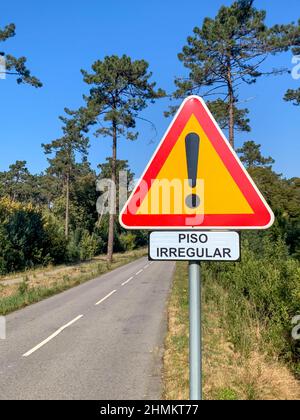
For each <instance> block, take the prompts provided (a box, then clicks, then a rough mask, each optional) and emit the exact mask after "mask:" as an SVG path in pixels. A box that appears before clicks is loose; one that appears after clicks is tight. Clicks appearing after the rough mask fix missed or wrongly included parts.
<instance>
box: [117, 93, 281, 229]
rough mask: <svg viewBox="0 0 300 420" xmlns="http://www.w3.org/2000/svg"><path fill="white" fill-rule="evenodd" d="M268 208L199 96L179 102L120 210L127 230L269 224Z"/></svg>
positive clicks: (259, 227) (228, 227)
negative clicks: (177, 109)
mask: <svg viewBox="0 0 300 420" xmlns="http://www.w3.org/2000/svg"><path fill="white" fill-rule="evenodd" d="M273 222H274V215H273V213H272V210H271V209H270V208H269V206H268V205H267V203H266V201H265V200H264V198H263V197H262V195H261V193H260V192H259V190H258V188H257V187H256V185H255V184H254V182H253V181H252V179H251V178H250V176H249V174H248V173H247V171H246V170H245V168H244V167H243V165H242V163H241V162H240V160H239V158H238V156H237V155H236V153H235V152H234V150H233V149H232V148H231V146H230V145H229V143H228V141H227V140H226V138H225V136H224V134H223V133H222V131H221V130H220V128H219V127H218V125H217V123H216V121H215V120H214V118H213V116H212V115H211V113H210V111H209V110H208V108H207V106H206V105H205V103H204V101H203V100H202V99H201V98H199V97H197V96H190V97H189V98H187V99H186V100H185V101H184V102H183V104H182V105H181V107H180V109H179V111H178V113H177V115H176V116H175V118H174V120H173V122H172V123H171V126H170V127H169V129H168V131H167V133H166V135H165V136H164V138H163V139H162V141H161V143H160V144H159V146H158V148H157V150H156V152H155V153H154V155H153V157H152V159H151V160H150V163H149V164H148V166H147V168H146V170H145V172H144V173H143V175H142V177H141V179H140V181H139V182H138V183H137V185H136V188H135V189H134V191H133V193H132V194H131V196H130V198H129V200H128V202H127V204H126V205H125V207H124V208H123V210H122V212H121V214H120V223H121V225H122V226H123V227H125V228H127V229H150V230H161V229H164V230H166V229H173V230H174V229H175V230H178V229H179V230H180V229H204V230H207V229H208V230H209V229H216V230H218V229H221V230H240V229H267V228H268V227H270V226H271V225H272V224H273Z"/></svg>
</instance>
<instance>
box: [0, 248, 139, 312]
mask: <svg viewBox="0 0 300 420" xmlns="http://www.w3.org/2000/svg"><path fill="white" fill-rule="evenodd" d="M145 255H147V250H146V248H140V249H138V250H135V251H128V252H125V253H119V254H118V253H116V254H115V256H114V260H113V262H112V263H111V264H109V263H108V262H107V260H106V256H105V255H102V256H98V257H94V258H92V259H91V260H90V261H87V262H84V263H78V264H75V265H74V264H73V265H72V264H69V265H60V266H56V267H53V266H49V267H44V268H39V269H34V270H28V271H26V272H22V273H17V274H13V275H9V276H1V277H0V315H7V314H8V313H10V312H12V311H15V310H17V309H21V308H23V307H25V306H28V305H30V304H32V303H35V302H38V301H40V300H42V299H45V298H47V297H50V296H53V295H55V294H57V293H60V292H63V291H65V290H67V289H70V288H72V287H74V286H78V285H79V284H82V283H84V282H86V281H88V280H91V279H93V278H95V277H97V276H101V275H102V274H105V273H107V272H108V271H111V270H114V269H116V268H118V267H121V266H122V265H125V264H128V263H130V262H131V261H135V260H136V259H137V258H140V257H143V256H145Z"/></svg>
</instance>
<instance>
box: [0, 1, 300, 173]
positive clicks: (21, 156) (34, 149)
mask: <svg viewBox="0 0 300 420" xmlns="http://www.w3.org/2000/svg"><path fill="white" fill-rule="evenodd" d="M255 3H256V7H257V8H263V9H266V10H267V12H268V15H267V23H268V24H269V25H272V24H275V23H288V22H291V21H296V20H297V19H298V18H299V17H300V13H299V0H286V1H285V2H284V7H283V6H282V2H279V1H272V2H271V1H269V0H256V2H255ZM222 4H225V5H229V4H231V1H228V0H210V1H199V0H189V1H186V2H182V1H179V0H164V1H161V0H151V1H148V2H146V1H140V0H127V1H122V0H115V1H104V0H86V1H85V2H82V1H78V0H73V1H71V0H64V1H58V0H52V1H51V2H41V1H37V0H27V1H26V2H24V1H21V0H15V1H14V2H13V3H11V2H5V3H3V4H2V5H1V14H0V27H3V26H4V25H6V24H8V23H11V22H14V23H15V24H16V27H17V30H16V33H17V35H16V37H15V38H12V39H10V40H9V41H7V42H5V43H4V44H2V45H1V46H0V49H1V50H4V51H5V52H8V53H10V54H14V55H16V56H20V55H25V56H27V58H28V66H29V68H30V69H31V70H32V73H33V74H34V75H36V76H38V77H39V78H40V79H41V80H42V82H43V84H44V87H43V88H42V89H35V88H32V87H29V86H17V85H16V83H15V80H14V79H13V78H7V79H6V80H0V93H1V112H0V127H1V131H0V144H1V155H0V156H1V158H0V170H6V169H7V168H8V166H9V164H11V163H12V162H14V161H16V160H17V159H18V160H26V161H27V162H28V167H29V169H30V170H31V171H32V172H41V171H42V170H44V169H45V167H46V166H47V160H46V157H45V156H44V154H43V152H42V149H41V143H47V142H50V141H51V140H53V139H55V138H57V137H59V136H60V135H61V131H60V126H61V124H60V121H59V120H58V116H59V115H61V114H62V113H63V109H64V107H66V106H67V107H69V108H71V109H76V108H78V107H79V106H81V105H83V101H82V95H83V94H84V93H87V91H88V90H87V86H85V84H84V83H83V81H82V76H81V73H80V69H81V68H83V69H86V70H89V69H90V66H91V64H92V63H93V62H94V61H95V60H96V59H102V58H103V57H104V56H106V55H111V54H119V55H121V54H123V53H125V54H128V55H130V56H132V57H133V58H135V59H139V58H144V59H146V60H147V61H148V62H149V63H150V69H151V70H152V71H153V80H155V81H156V82H157V84H158V86H159V87H162V88H164V89H165V90H167V91H168V92H172V91H173V89H174V83H173V81H174V77H175V76H180V75H184V74H185V70H184V68H183V66H182V65H181V63H180V62H179V61H178V59H177V53H178V52H180V50H181V49H182V46H183V45H184V44H185V42H186V38H187V36H188V35H190V34H191V33H192V29H193V28H194V27H195V26H200V25H201V24H202V21H203V18H204V17H206V16H211V17H213V16H214V15H215V14H216V12H217V11H218V9H219V8H220V6H221V5H222ZM291 60H292V55H291V53H288V54H283V55H281V56H280V57H277V58H275V59H270V60H269V62H268V65H269V66H270V68H271V67H273V66H275V65H276V66H279V67H289V68H290V69H292V63H291ZM299 85H300V80H298V81H296V80H293V79H292V77H291V75H285V76H280V77H277V78H274V77H269V78H264V79H261V80H260V81H259V82H258V83H257V84H256V85H254V86H250V87H246V88H242V89H241V90H240V99H241V100H243V101H247V102H246V106H247V107H248V108H249V109H250V111H251V114H250V117H251V125H252V132H251V133H249V134H242V135H240V134H239V135H238V138H237V145H238V146H239V145H241V144H242V143H243V141H245V140H249V139H251V140H254V141H256V142H257V143H260V144H262V150H263V153H264V154H266V155H271V156H272V157H273V158H274V159H275V160H276V165H275V169H276V170H277V171H278V172H280V173H283V174H284V176H286V177H293V176H299V151H300V132H299V117H300V108H299V107H298V108H297V107H294V106H293V105H292V104H290V103H286V102H284V101H283V99H282V97H283V95H284V93H285V91H286V90H287V89H288V88H298V87H299ZM168 105H169V101H168V100H162V101H159V102H157V103H156V104H155V105H151V106H150V107H149V108H147V109H146V110H144V111H143V112H142V114H141V116H142V117H144V118H146V119H149V120H151V121H153V123H154V124H155V126H156V129H157V135H156V137H155V139H154V143H150V140H151V139H153V136H155V132H153V131H152V130H151V128H150V127H149V126H148V125H147V124H146V123H141V124H138V128H139V132H140V136H139V139H138V140H137V141H136V142H133V143H131V142H128V141H126V140H123V139H121V140H120V142H119V149H118V158H120V159H128V160H129V162H130V166H131V167H132V169H133V170H134V172H135V173H136V175H137V176H138V175H140V174H141V172H142V171H143V169H144V167H145V166H146V164H147V162H148V160H149V159H150V157H151V155H152V153H153V151H154V150H155V148H156V146H157V144H158V142H159V140H160V138H161V137H162V135H163V134H164V132H165V130H166V129H167V127H168V125H169V122H170V120H168V119H166V118H165V117H164V116H163V111H164V110H165V109H167V107H168ZM110 154H111V143H110V140H109V139H95V138H91V148H90V156H89V158H90V161H91V163H92V166H93V167H94V168H95V167H96V165H97V164H98V163H101V162H103V161H104V160H105V158H106V157H107V156H109V155H110Z"/></svg>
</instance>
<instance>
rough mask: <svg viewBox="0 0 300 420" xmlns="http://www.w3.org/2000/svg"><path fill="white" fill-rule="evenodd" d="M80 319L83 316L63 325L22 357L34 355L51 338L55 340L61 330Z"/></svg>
mask: <svg viewBox="0 0 300 420" xmlns="http://www.w3.org/2000/svg"><path fill="white" fill-rule="evenodd" d="M82 317H83V315H79V316H77V317H76V318H75V319H73V320H72V321H70V322H68V324H66V325H63V326H62V327H60V328H59V329H58V330H57V331H55V333H53V334H51V335H50V336H49V337H48V338H46V340H44V341H42V342H41V343H40V344H38V345H37V346H35V347H33V349H31V350H29V351H28V352H27V353H25V354H23V357H28V356H30V355H31V354H32V353H34V352H35V351H37V350H39V349H40V348H41V347H43V346H44V345H45V344H47V343H49V341H51V340H53V338H55V337H56V336H58V334H60V333H61V332H62V331H63V330H65V329H66V328H68V327H70V326H71V325H72V324H74V323H75V322H76V321H78V320H79V319H80V318H82Z"/></svg>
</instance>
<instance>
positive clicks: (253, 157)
mask: <svg viewBox="0 0 300 420" xmlns="http://www.w3.org/2000/svg"><path fill="white" fill-rule="evenodd" d="M260 148H261V145H260V144H256V143H255V142H254V141H246V142H245V143H244V144H243V147H241V148H240V149H237V153H238V154H239V155H240V159H241V161H242V162H243V163H244V164H245V165H246V167H247V169H251V168H257V167H263V168H270V167H271V166H272V165H273V163H274V159H273V158H271V157H264V156H263V155H262V154H261V151H260Z"/></svg>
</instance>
